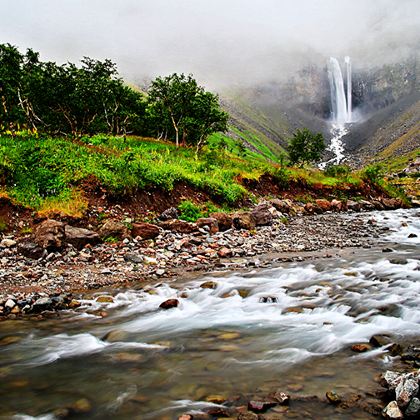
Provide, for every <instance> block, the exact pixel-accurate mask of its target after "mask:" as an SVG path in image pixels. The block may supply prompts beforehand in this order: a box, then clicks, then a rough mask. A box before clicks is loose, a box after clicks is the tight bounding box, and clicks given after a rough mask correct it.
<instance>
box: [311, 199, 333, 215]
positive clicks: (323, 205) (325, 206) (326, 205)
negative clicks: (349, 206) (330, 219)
mask: <svg viewBox="0 0 420 420" xmlns="http://www.w3.org/2000/svg"><path fill="white" fill-rule="evenodd" d="M315 203H316V205H317V206H318V208H320V209H321V210H322V211H323V212H325V211H330V210H331V203H330V202H329V201H328V200H325V199H324V198H318V199H317V200H315Z"/></svg>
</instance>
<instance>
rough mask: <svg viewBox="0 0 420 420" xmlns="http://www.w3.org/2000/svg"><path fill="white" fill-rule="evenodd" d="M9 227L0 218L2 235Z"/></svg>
mask: <svg viewBox="0 0 420 420" xmlns="http://www.w3.org/2000/svg"><path fill="white" fill-rule="evenodd" d="M7 227H8V226H7V223H6V222H5V221H4V220H3V219H2V218H0V233H2V232H6V230H7Z"/></svg>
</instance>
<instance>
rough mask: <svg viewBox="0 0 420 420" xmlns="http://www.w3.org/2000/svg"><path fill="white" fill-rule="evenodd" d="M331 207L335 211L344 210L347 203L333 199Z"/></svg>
mask: <svg viewBox="0 0 420 420" xmlns="http://www.w3.org/2000/svg"><path fill="white" fill-rule="evenodd" d="M331 209H332V210H334V211H344V210H345V205H344V203H343V202H342V201H340V200H336V199H334V200H331Z"/></svg>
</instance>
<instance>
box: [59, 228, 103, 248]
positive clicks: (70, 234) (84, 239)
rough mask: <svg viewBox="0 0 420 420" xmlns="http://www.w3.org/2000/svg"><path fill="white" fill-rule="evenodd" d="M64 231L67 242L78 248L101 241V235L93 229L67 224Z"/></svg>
mask: <svg viewBox="0 0 420 420" xmlns="http://www.w3.org/2000/svg"><path fill="white" fill-rule="evenodd" d="M64 231H65V234H66V239H65V240H66V242H67V243H69V244H71V245H73V246H74V247H75V248H77V249H82V248H83V247H85V246H86V245H87V244H90V245H96V244H98V243H99V242H101V240H100V238H99V235H98V234H97V233H96V232H94V231H93V230H89V229H83V228H78V227H74V226H70V225H66V226H65V228H64Z"/></svg>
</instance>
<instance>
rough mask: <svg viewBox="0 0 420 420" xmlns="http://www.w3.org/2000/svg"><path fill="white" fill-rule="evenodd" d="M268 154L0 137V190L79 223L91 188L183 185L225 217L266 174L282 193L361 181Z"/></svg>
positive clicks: (217, 143) (201, 208)
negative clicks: (250, 183) (249, 183)
mask: <svg viewBox="0 0 420 420" xmlns="http://www.w3.org/2000/svg"><path fill="white" fill-rule="evenodd" d="M265 153H266V156H265V157H264V156H263V155H262V154H260V153H257V152H255V151H251V150H249V149H244V148H243V146H242V144H241V142H240V141H239V140H235V139H232V138H230V137H227V136H225V135H223V134H215V135H213V136H211V137H210V139H209V144H208V146H207V147H206V148H205V149H204V150H203V151H202V152H201V153H200V154H199V155H198V156H197V155H196V153H195V150H194V149H192V148H184V147H180V148H178V149H177V148H176V147H175V146H174V145H173V144H172V143H168V142H163V141H158V140H155V139H149V138H139V137H130V136H129V137H127V138H123V137H112V136H104V135H96V136H93V137H83V138H81V139H79V140H69V139H65V138H50V137H39V138H38V137H36V136H20V137H15V138H12V137H8V136H0V189H1V194H2V195H4V196H7V197H9V198H10V199H12V201H13V202H15V203H16V204H20V205H24V206H27V207H29V208H32V209H34V210H36V211H38V212H40V213H41V214H42V215H50V214H56V213H61V214H69V215H73V216H76V217H80V216H81V215H83V213H84V212H85V211H86V209H87V205H88V202H87V198H86V196H85V193H84V188H85V186H86V184H89V183H92V182H93V183H95V184H97V185H96V186H100V187H101V188H104V189H105V190H106V191H107V194H108V195H111V196H113V197H114V198H123V197H126V196H130V195H132V194H135V193H136V191H139V190H150V189H153V188H157V189H160V190H164V191H172V190H173V189H174V187H175V186H176V185H177V184H178V183H184V184H187V185H189V186H190V187H192V188H193V189H195V190H199V191H204V192H206V193H207V195H208V196H209V197H211V198H212V201H213V202H214V203H217V205H218V206H220V207H222V208H223V209H224V210H225V209H226V208H231V207H235V206H237V205H238V203H240V202H241V201H242V199H244V198H245V197H248V198H249V199H251V200H253V197H252V195H251V194H250V192H249V191H248V190H247V189H246V188H245V187H244V185H242V180H244V179H249V180H259V179H260V177H261V176H262V175H265V174H268V175H270V176H271V177H272V178H273V179H274V180H275V181H276V182H277V183H278V185H279V186H280V187H281V188H283V189H287V188H288V185H289V184H290V183H298V184H299V185H304V186H307V187H308V188H311V186H315V185H316V186H317V188H319V186H321V187H328V188H329V189H331V187H332V188H333V189H334V188H337V189H339V188H340V187H341V186H344V185H348V184H350V185H354V186H360V185H362V183H363V181H362V176H361V175H360V174H355V173H350V172H347V171H344V173H342V172H340V171H338V173H336V174H335V176H326V174H325V173H324V172H322V171H320V170H317V169H300V168H283V167H281V166H280V165H278V164H276V163H274V162H273V160H274V157H275V156H273V155H272V154H271V153H270V152H269V151H266V152H265ZM271 158H273V159H271ZM267 193H269V192H267ZM182 206H184V207H182ZM194 206H198V207H197V208H194ZM180 210H181V213H184V216H185V217H186V218H189V219H190V220H193V219H194V218H195V219H196V218H197V217H202V216H206V215H208V214H209V213H211V212H213V211H219V210H220V209H219V208H218V207H215V206H214V204H212V203H205V204H200V203H198V204H195V203H190V204H185V203H184V204H181V209H180ZM99 217H102V215H100V216H99Z"/></svg>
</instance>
